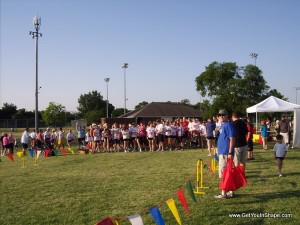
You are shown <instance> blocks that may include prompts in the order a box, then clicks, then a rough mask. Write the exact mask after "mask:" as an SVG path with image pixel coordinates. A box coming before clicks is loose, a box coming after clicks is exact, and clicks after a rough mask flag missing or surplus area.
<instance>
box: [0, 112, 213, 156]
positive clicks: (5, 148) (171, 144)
mask: <svg viewBox="0 0 300 225" xmlns="http://www.w3.org/2000/svg"><path fill="white" fill-rule="evenodd" d="M216 124H217V118H216V117H214V118H209V119H207V121H200V120H198V119H196V118H185V117H183V118H177V119H175V120H173V121H169V120H163V119H159V120H156V121H151V122H148V123H147V124H145V123H144V122H140V123H139V124H135V123H130V124H117V123H114V124H111V125H110V124H107V123H105V124H98V125H97V124H96V123H93V124H91V125H90V126H89V127H84V126H79V125H78V123H77V124H76V128H75V129H74V131H73V130H72V129H70V130H68V131H67V132H65V131H64V130H63V128H59V130H56V129H52V130H50V128H46V129H45V130H44V131H43V130H42V129H40V130H39V131H38V132H36V131H35V130H33V131H32V132H29V129H28V128H26V129H25V130H24V132H23V133H22V136H21V140H20V142H21V146H22V149H23V151H24V154H25V155H26V154H27V149H28V148H31V149H45V148H50V149H57V150H60V149H62V148H65V145H66V146H68V147H70V148H71V147H77V146H78V149H81V148H86V147H87V148H89V149H90V151H91V153H97V152H120V151H123V152H135V151H139V152H143V151H150V152H154V151H165V150H170V151H171V150H184V149H185V148H197V147H201V148H206V147H207V148H208V155H209V156H211V155H212V154H213V149H214V148H215V138H217V136H218V126H217V125H216ZM12 136H13V135H12V134H10V135H7V134H6V133H3V134H2V137H1V143H2V154H7V153H12V151H13V145H11V144H8V142H9V143H10V142H12V141H8V140H11V139H8V137H12ZM13 141H15V139H14V140H13Z"/></svg>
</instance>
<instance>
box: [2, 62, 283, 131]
mask: <svg viewBox="0 0 300 225" xmlns="http://www.w3.org/2000/svg"><path fill="white" fill-rule="evenodd" d="M195 83H196V90H197V91H198V92H199V93H200V94H201V96H202V97H208V98H209V99H210V100H204V101H202V102H198V103H196V104H191V102H190V100H189V99H183V100H181V101H179V102H178V103H181V104H184V105H187V106H190V107H193V108H196V109H200V110H201V111H202V112H203V114H202V117H203V118H208V117H212V116H214V115H216V114H217V112H218V110H219V109H221V108H224V109H227V110H228V111H229V112H232V111H235V112H239V113H240V114H241V115H245V114H246V108H247V107H249V106H252V105H254V104H256V103H258V102H260V101H262V100H264V99H266V98H267V97H269V96H272V95H273V96H275V97H278V98H280V99H283V100H287V99H286V98H284V96H283V95H282V94H281V93H280V92H279V91H278V90H276V89H270V87H269V86H268V85H267V82H266V81H265V79H264V77H263V75H262V71H261V70H260V69H259V68H258V67H257V66H254V65H247V66H245V67H243V66H240V67H239V66H238V65H237V64H236V63H234V62H223V63H220V62H216V61H215V62H212V63H211V64H209V65H208V66H207V67H206V68H205V71H203V72H202V73H200V74H199V76H197V77H196V78H195ZM147 104H148V102H146V101H142V102H140V103H138V104H137V105H136V106H135V108H134V109H138V108H141V107H143V106H145V105H147ZM77 110H78V112H67V111H66V109H65V107H64V106H63V105H61V104H59V103H55V102H50V103H49V105H48V107H47V108H46V109H45V110H43V111H40V112H39V118H41V120H42V121H43V122H44V123H45V124H46V125H47V126H59V125H58V124H65V122H66V121H71V120H74V119H79V118H84V119H86V120H87V122H88V123H92V122H95V121H99V119H100V118H102V117H106V100H104V98H103V96H102V95H101V93H100V92H98V91H90V92H89V93H87V94H81V95H80V97H79V98H78V107H77ZM127 112H128V111H127ZM123 113H124V108H115V107H114V106H113V105H112V104H111V103H108V115H109V117H118V116H120V115H122V114H123ZM34 114H35V112H34V111H27V110H26V109H24V108H22V109H17V106H15V105H14V104H13V103H4V104H3V107H2V108H1V109H0V118H1V119H31V118H34Z"/></svg>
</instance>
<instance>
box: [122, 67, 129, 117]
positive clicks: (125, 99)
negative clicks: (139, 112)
mask: <svg viewBox="0 0 300 225" xmlns="http://www.w3.org/2000/svg"><path fill="white" fill-rule="evenodd" d="M122 68H123V69H124V114H125V113H126V101H127V98H126V69H127V68H128V63H123V66H122Z"/></svg>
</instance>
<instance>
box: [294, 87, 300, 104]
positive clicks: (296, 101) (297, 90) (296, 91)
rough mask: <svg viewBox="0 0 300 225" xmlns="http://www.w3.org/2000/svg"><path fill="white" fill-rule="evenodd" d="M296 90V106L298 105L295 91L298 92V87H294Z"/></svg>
mask: <svg viewBox="0 0 300 225" xmlns="http://www.w3.org/2000/svg"><path fill="white" fill-rule="evenodd" d="M294 88H295V89H296V104H298V102H297V91H298V90H300V87H294Z"/></svg>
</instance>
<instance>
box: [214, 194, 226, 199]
mask: <svg viewBox="0 0 300 225" xmlns="http://www.w3.org/2000/svg"><path fill="white" fill-rule="evenodd" d="M215 198H218V199H225V198H226V195H222V194H218V195H215Z"/></svg>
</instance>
